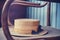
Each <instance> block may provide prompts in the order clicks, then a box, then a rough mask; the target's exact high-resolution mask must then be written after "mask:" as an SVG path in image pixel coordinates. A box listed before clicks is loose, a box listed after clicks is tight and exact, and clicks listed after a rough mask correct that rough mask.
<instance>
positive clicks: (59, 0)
mask: <svg viewBox="0 0 60 40" xmlns="http://www.w3.org/2000/svg"><path fill="white" fill-rule="evenodd" d="M5 1H6V0H0V27H1V13H2V7H3V5H4V2H5ZM37 1H49V2H57V3H60V0H37ZM11 10H12V9H11ZM20 12H21V11H20ZM21 13H22V12H21ZM17 17H18V16H17Z"/></svg>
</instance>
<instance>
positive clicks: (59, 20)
mask: <svg viewBox="0 0 60 40" xmlns="http://www.w3.org/2000/svg"><path fill="white" fill-rule="evenodd" d="M29 1H30V2H35V3H41V4H43V1H36V0H29ZM47 7H48V5H46V6H45V7H42V8H34V7H30V8H29V13H28V14H29V16H28V17H29V18H32V19H39V20H40V24H41V25H42V26H47ZM59 7H60V3H51V13H50V22H51V26H52V27H54V28H57V29H60V8H59Z"/></svg>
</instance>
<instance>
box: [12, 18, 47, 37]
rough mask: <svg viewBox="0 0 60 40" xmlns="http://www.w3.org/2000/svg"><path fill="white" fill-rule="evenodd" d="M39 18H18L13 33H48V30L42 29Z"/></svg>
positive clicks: (22, 34) (28, 34)
mask: <svg viewBox="0 0 60 40" xmlns="http://www.w3.org/2000/svg"><path fill="white" fill-rule="evenodd" d="M39 23H40V22H39V20H37V19H16V20H15V21H14V29H13V32H12V35H14V36H39V35H44V34H46V33H47V31H46V30H43V29H41V26H39Z"/></svg>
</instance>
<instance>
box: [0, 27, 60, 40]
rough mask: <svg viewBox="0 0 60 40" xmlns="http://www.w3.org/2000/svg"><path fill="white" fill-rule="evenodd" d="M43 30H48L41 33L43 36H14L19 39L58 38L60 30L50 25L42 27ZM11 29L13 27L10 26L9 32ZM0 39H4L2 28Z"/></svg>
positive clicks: (52, 39) (54, 39)
mask: <svg viewBox="0 0 60 40" xmlns="http://www.w3.org/2000/svg"><path fill="white" fill-rule="evenodd" d="M43 29H44V30H47V31H48V34H46V35H43V36H37V37H14V36H13V38H14V39H15V40H20V39H35V40H37V39H43V38H44V39H47V40H57V39H58V40H60V30H58V29H54V28H51V27H44V28H43ZM12 30H13V28H10V32H11V31H12ZM0 40H6V38H5V36H4V33H3V30H2V28H0Z"/></svg>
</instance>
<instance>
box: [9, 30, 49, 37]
mask: <svg viewBox="0 0 60 40" xmlns="http://www.w3.org/2000/svg"><path fill="white" fill-rule="evenodd" d="M10 33H11V35H12V36H17V37H19V36H26V37H27V36H43V35H45V34H47V33H48V31H47V30H43V31H41V32H39V33H38V34H17V33H15V32H14V31H13V30H11V31H10Z"/></svg>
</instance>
